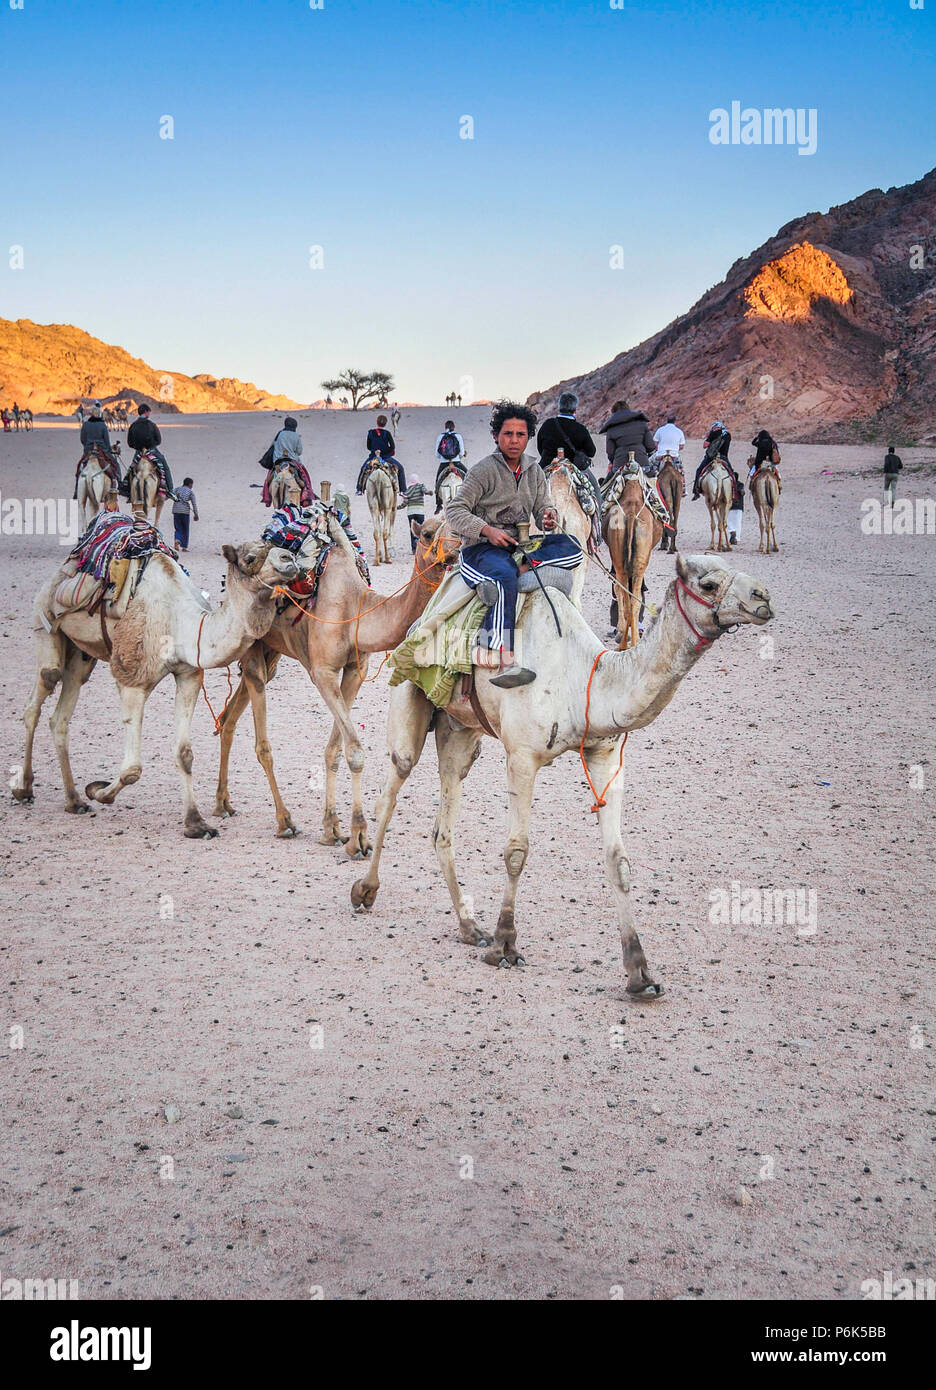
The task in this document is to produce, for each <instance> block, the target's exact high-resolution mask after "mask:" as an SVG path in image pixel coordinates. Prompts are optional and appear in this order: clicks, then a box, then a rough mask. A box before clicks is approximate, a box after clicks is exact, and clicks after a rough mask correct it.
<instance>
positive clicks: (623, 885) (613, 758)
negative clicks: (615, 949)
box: [586, 744, 663, 999]
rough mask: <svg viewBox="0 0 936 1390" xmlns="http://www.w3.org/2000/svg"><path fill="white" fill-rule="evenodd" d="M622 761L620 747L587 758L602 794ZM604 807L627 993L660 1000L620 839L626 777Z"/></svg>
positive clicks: (607, 855) (600, 819) (608, 865)
mask: <svg viewBox="0 0 936 1390" xmlns="http://www.w3.org/2000/svg"><path fill="white" fill-rule="evenodd" d="M619 758H620V744H615V745H614V746H613V747H611V748H610V749H608V748H601V749H593V750H592V751H591V752H590V753H588V754H586V761H587V763H588V774H589V776H590V777H591V779H592V782H593V783H594V785H595V786H596V787H597V788H598V790H599V791H600V790H601V788H602V787H604V786H606V785H607V783H608V782H609V781H610V779H611V778H612V777H613V776H614V774H615V772H616V771H617V768H618V762H619ZM604 798H605V804H604V806H602V807H601V808H600V810H599V811H598V826H599V829H600V830H601V839H602V843H603V845H604V863H605V873H606V874H607V876H608V882H609V883H610V884H611V889H612V891H613V893H614V897H615V900H616V903H617V910H618V926H619V928H620V932H621V949H622V951H623V954H624V969H625V971H626V972H627V992H628V994H630V995H632V996H633V997H634V998H635V999H657V998H659V996H660V995H661V994H662V993H663V986H662V985H658V984H657V983H656V982H655V981H654V979H653V977H652V976H651V974H650V971H649V968H648V966H647V960H646V957H645V956H644V953H643V947H642V946H641V944H640V938H639V936H638V935H637V929H636V926H635V925H634V911H633V908H632V907H631V901H630V864H629V862H628V859H627V854H626V852H625V849H624V841H623V839H622V837H621V810H622V805H623V799H624V782H623V773H622V774H621V775H620V776H618V777H617V778H616V780H615V781H614V782H612V783H611V786H610V787H608V789H607V791H606V792H605V793H604Z"/></svg>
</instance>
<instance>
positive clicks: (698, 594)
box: [351, 469, 774, 1000]
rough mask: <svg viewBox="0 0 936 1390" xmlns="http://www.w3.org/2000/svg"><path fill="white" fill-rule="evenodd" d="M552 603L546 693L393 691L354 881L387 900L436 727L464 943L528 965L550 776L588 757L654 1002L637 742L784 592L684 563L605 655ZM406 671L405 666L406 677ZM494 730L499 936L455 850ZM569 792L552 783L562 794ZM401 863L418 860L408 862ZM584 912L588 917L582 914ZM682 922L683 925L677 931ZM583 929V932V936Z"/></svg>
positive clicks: (525, 626) (701, 563)
mask: <svg viewBox="0 0 936 1390" xmlns="http://www.w3.org/2000/svg"><path fill="white" fill-rule="evenodd" d="M536 471H537V472H539V469H537V470H536ZM550 597H551V598H552V600H553V602H554V607H555V611H556V612H557V613H558V618H559V623H560V626H561V628H562V633H563V636H562V638H561V640H557V637H556V629H555V626H554V621H553V617H554V614H553V612H551V611H550V606H549V604H548V603H547V602H546V599H545V598H544V597H543V596H542V595H540V594H539V593H534V594H531V595H528V603H527V607H526V608H525V610H524V614H523V617H522V619H521V624H522V631H523V644H524V655H525V657H526V658H527V659H528V660H529V661H530V663H531V665H533V666H535V667H536V669H537V670H538V672H539V674H540V679H539V680H538V681H537V683H536V685H533V686H530V687H529V688H528V689H521V690H518V691H514V692H512V693H509V694H508V693H507V692H505V691H501V690H498V689H496V688H495V685H496V683H495V682H494V681H492V680H491V679H490V678H489V677H488V676H487V675H486V674H485V673H478V683H477V684H478V687H479V688H477V689H476V690H475V702H476V704H469V702H468V700H467V699H466V698H465V697H464V695H463V693H462V692H461V691H459V690H458V689H457V688H456V689H455V691H454V694H453V695H452V696H450V697H449V698H448V699H445V697H444V696H443V695H441V694H440V695H439V697H438V698H439V699H440V700H443V699H445V703H444V704H442V705H441V706H439V705H436V704H434V703H433V701H432V700H431V699H430V698H429V695H428V694H427V693H426V691H425V689H424V688H422V686H421V685H420V684H417V683H416V682H415V681H414V680H413V679H412V678H410V677H409V676H404V678H403V679H402V680H401V681H400V682H399V683H398V684H396V685H395V688H394V689H393V690H392V691H391V695H390V713H389V719H388V722H387V746H388V750H389V753H390V767H389V768H388V773H387V780H386V783H385V785H384V791H383V795H382V796H381V798H380V800H379V802H378V804H377V816H378V823H377V834H376V837H375V841H374V852H373V858H372V859H371V862H370V864H369V866H368V868H367V871H366V873H365V875H364V877H363V878H361V879H358V881H357V882H356V883H355V884H354V886H353V888H352V890H351V902H352V905H353V906H354V907H355V908H358V909H360V908H369V907H372V906H373V904H374V902H375V900H376V897H377V892H378V889H379V887H380V878H379V869H380V862H381V856H382V853H383V849H384V844H385V839H386V834H387V828H388V826H389V823H390V819H391V817H392V815H393V812H394V808H395V807H396V803H397V798H398V796H399V792H400V789H401V787H402V786H403V783H404V782H405V781H406V779H407V777H408V776H409V775H410V773H411V772H412V770H413V768H414V767H415V766H416V764H417V762H418V761H419V757H420V754H421V753H422V751H423V747H424V746H425V742H426V737H427V735H428V733H429V730H430V728H433V729H434V730H435V742H436V748H437V751H438V761H439V782H440V796H439V808H438V814H437V817H436V822H435V829H434V831H433V835H432V840H433V844H434V845H435V849H436V854H437V855H438V859H439V865H440V867H441V869H442V873H443V875H444V877H445V881H446V884H447V886H448V890H449V894H450V896H451V900H452V905H453V907H454V909H455V913H456V915H457V918H458V931H459V939H460V940H461V941H463V942H465V943H466V944H467V945H470V946H482V947H487V948H489V949H487V951H486V954H485V955H484V957H483V959H484V962H485V964H487V965H496V966H517V965H522V964H523V957H522V956H521V955H520V953H519V951H518V950H517V929H516V921H515V911H516V900H517V890H518V887H519V884H520V876H521V874H522V873H523V869H524V866H525V865H526V862H527V857H528V854H529V850H530V813H531V808H532V805H533V795H534V787H535V782H536V777H537V774H538V773H539V772H540V770H541V769H542V768H544V767H547V766H549V765H550V764H551V763H553V762H554V761H555V760H556V758H558V757H560V756H561V755H562V754H564V753H572V754H573V755H574V756H575V757H576V758H578V757H580V758H581V760H582V765H583V766H582V767H581V768H580V767H579V766H578V765H577V764H576V765H575V767H574V769H573V768H570V769H569V771H570V772H572V774H573V777H574V781H573V786H580V785H581V781H582V771H584V772H585V773H586V775H587V777H588V779H589V785H590V788H591V790H592V793H593V796H594V803H593V805H592V810H593V811H595V812H596V813H597V817H598V825H599V829H600V833H601V838H602V843H603V848H604V865H605V873H606V875H607V878H608V883H609V885H610V888H611V891H612V893H613V895H614V899H615V903H616V907H617V914H618V927H619V931H620V938H621V948H622V952H623V958H624V970H625V974H626V979H627V985H626V988H627V993H628V995H629V996H630V997H631V998H632V999H637V1000H654V999H657V998H659V996H660V995H661V994H662V993H663V987H662V985H660V984H659V983H658V982H657V981H656V980H655V979H654V978H653V976H652V975H651V973H650V969H649V966H648V964H647V960H646V957H645V956H644V952H643V949H642V947H641V944H640V939H639V937H638V935H637V928H636V923H635V920H634V910H633V907H632V905H631V894H630V886H631V874H630V864H629V862H628V858H627V853H626V850H625V848H624V842H623V839H622V837H621V814H622V809H623V806H624V802H625V784H624V779H623V777H621V776H620V770H621V767H622V764H623V758H624V743H625V741H626V739H627V736H628V734H629V733H630V732H631V731H632V730H635V729H641V728H644V727H645V726H646V725H648V724H650V723H651V722H652V721H653V720H654V719H656V717H657V715H658V714H659V713H660V712H661V711H662V710H663V709H665V708H666V706H667V705H668V704H669V702H670V700H672V698H673V696H674V695H675V693H676V690H677V689H678V687H679V684H680V682H681V681H682V679H683V678H684V677H685V676H686V675H687V674H688V672H689V671H691V670H692V668H693V666H694V665H695V663H696V662H697V661H698V659H699V657H700V656H701V654H702V653H703V652H705V651H707V650H709V649H710V648H711V647H712V646H714V644H715V643H716V642H717V641H719V640H720V639H721V638H722V637H723V636H724V634H725V633H726V632H730V631H732V630H733V629H734V628H735V627H736V626H737V625H739V624H743V623H751V624H753V625H755V626H760V625H762V624H763V623H766V622H768V621H769V620H770V619H771V618H772V617H773V616H774V613H773V608H772V606H771V602H770V595H769V594H768V592H767V589H766V588H765V587H764V586H763V585H762V584H760V583H759V581H758V580H756V579H754V578H752V577H751V576H750V575H747V574H739V573H735V572H733V571H732V570H729V569H727V568H726V567H725V566H724V565H723V564H722V563H721V562H720V561H719V560H715V559H713V558H711V557H710V556H706V555H691V556H682V555H680V556H678V557H677V560H676V577H675V580H674V581H673V582H672V583H671V584H670V585H669V588H668V590H667V593H666V597H665V599H664V601H663V606H662V608H661V610H660V613H659V614H658V616H657V617H655V618H654V619H653V621H652V622H651V624H650V626H649V627H648V629H647V633H646V635H645V637H644V639H643V641H642V642H640V643H639V645H638V646H636V647H633V648H631V649H630V650H629V651H626V652H607V651H604V650H603V649H602V645H601V643H600V642H599V640H598V638H597V637H596V636H595V634H594V633H593V632H592V630H591V628H590V627H589V626H588V624H587V623H586V622H585V619H584V618H583V617H582V615H581V614H580V613H579V612H578V611H577V610H576V609H575V607H574V606H573V605H572V604H571V603H570V602H568V601H567V600H566V599H565V598H564V597H563V595H562V594H558V593H555V592H554V591H552V593H551V595H550ZM396 675H397V672H396V671H395V673H394V680H395V679H396ZM486 733H487V734H488V735H489V736H491V737H493V738H495V739H498V740H499V741H500V743H501V746H502V752H501V758H502V759H504V760H505V761H506V773H507V791H508V800H507V806H508V818H509V819H508V828H507V836H506V843H505V845H504V865H505V868H506V871H507V883H506V885H505V889H504V894H503V897H502V900H501V904H500V912H499V914H498V917H497V925H496V927H495V928H494V930H493V931H492V930H491V928H490V927H488V926H484V927H483V928H482V927H481V926H479V924H478V919H477V916H476V913H475V904H474V900H473V897H472V895H469V894H466V893H465V892H464V891H463V889H462V887H461V884H460V883H459V878H458V873H457V869H456V865H455V853H454V845H455V831H456V825H457V821H458V811H459V804H460V801H461V785H462V782H463V780H464V778H465V777H466V776H467V775H468V772H469V771H470V769H471V767H472V765H473V764H474V762H475V761H476V759H477V757H478V754H479V753H480V751H481V743H482V740H483V738H484V735H485V734H486ZM555 786H556V784H555V783H554V782H552V781H551V788H555ZM490 797H491V793H490V788H489V787H488V788H486V789H485V796H484V805H485V807H486V808H488V809H490V805H491V800H490ZM558 804H559V803H558V801H556V800H551V799H549V800H547V802H546V804H545V806H544V807H543V811H544V814H545V817H546V824H547V826H548V833H552V831H553V830H556V833H557V836H558V838H559V839H560V840H561V839H562V834H561V829H557V827H556V822H555V808H556V806H557V805H558ZM587 805H588V802H587V800H583V806H587ZM714 814H715V813H713V815H714ZM674 833H675V832H674ZM698 833H699V832H698V829H695V830H689V831H687V832H686V837H685V840H684V844H683V846H682V848H683V849H684V850H686V851H688V852H689V853H691V852H692V847H693V845H694V844H695V843H696V841H697V839H698ZM693 835H695V837H696V841H694V840H693V838H692V836H693ZM671 850H672V854H673V856H675V857H674V862H676V859H678V858H679V854H678V853H677V851H676V848H675V845H673V846H668V847H667V855H668V856H669V855H670V852H671ZM400 858H401V859H405V858H406V856H405V855H403V854H401V855H400ZM578 869H579V871H580V873H581V875H582V881H583V882H585V883H588V884H589V885H591V884H592V883H593V878H592V876H591V874H590V872H589V870H588V869H587V868H586V867H585V866H582V865H580V866H578ZM556 872H561V869H558V868H557V870H556ZM426 889H427V886H426V884H425V883H424V882H423V881H422V879H421V880H420V891H421V897H420V902H421V905H422V908H423V909H424V911H423V913H422V915H423V916H425V917H426V919H427V921H428V922H429V923H431V924H434V923H435V922H436V921H437V918H436V917H435V915H434V913H433V911H432V908H431V906H430V903H429V901H427V898H428V893H427V891H426ZM665 896H666V895H665V891H664V897H665ZM391 908H392V911H393V914H394V916H396V915H397V913H398V910H399V902H398V901H397V900H395V899H392V900H391ZM565 911H566V909H565V906H563V913H565ZM579 912H580V915H581V910H580V909H579ZM572 920H573V919H571V918H568V917H567V918H565V920H564V922H563V927H564V928H568V926H569V925H570V923H571V921H572ZM678 921H679V919H678V918H674V924H678ZM592 925H593V926H594V923H593V924H592ZM579 929H580V927H579V925H578V924H577V925H576V930H579ZM581 939H582V938H581V937H576V938H575V940H581ZM409 949H410V950H411V951H412V952H413V953H414V957H415V958H418V957H419V953H420V951H421V949H422V943H421V942H420V941H419V940H418V939H414V941H413V944H412V946H411V947H410V948H409Z"/></svg>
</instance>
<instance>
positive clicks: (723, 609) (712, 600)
mask: <svg viewBox="0 0 936 1390" xmlns="http://www.w3.org/2000/svg"><path fill="white" fill-rule="evenodd" d="M680 581H681V583H680ZM676 602H677V605H678V606H679V607H680V608H681V609H685V613H684V616H687V618H688V621H689V622H690V623H691V624H692V626H693V627H694V628H695V629H697V630H698V632H699V633H700V634H701V635H702V636H703V637H705V638H706V639H707V640H709V641H712V640H714V638H716V637H717V636H719V634H720V633H722V632H724V631H725V630H726V628H730V627H735V626H737V625H738V624H739V623H753V624H754V626H755V627H761V626H763V624H764V623H766V622H769V621H770V619H771V618H772V617H773V616H774V609H773V606H772V604H771V602H770V594H769V592H768V590H767V585H766V584H763V583H762V582H761V581H760V580H759V579H755V578H754V577H753V575H750V574H744V573H743V571H741V570H732V569H729V568H728V566H727V565H725V564H723V563H722V561H721V560H720V559H718V558H717V557H716V556H714V555H677V557H676Z"/></svg>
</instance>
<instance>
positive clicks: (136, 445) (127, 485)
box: [121, 401, 175, 498]
mask: <svg viewBox="0 0 936 1390" xmlns="http://www.w3.org/2000/svg"><path fill="white" fill-rule="evenodd" d="M150 414H151V411H150V407H149V406H148V405H147V404H146V402H145V401H144V402H142V403H141V404H140V405H138V406H137V418H136V419H135V420H134V422H133V424H132V425H131V426H130V429H129V430H128V431H127V443H128V445H129V446H130V448H131V449H133V451H134V454H133V461H132V462H131V464H130V467H129V468H128V469H127V476H126V477H125V478H124V484H123V487H122V488H121V491H122V492H123V493H124V495H125V496H126V497H129V496H130V495H131V491H132V486H133V475H134V474H135V473H136V471H137V469H138V468H139V466H140V459H141V456H142V455H143V454H148V455H149V458H150V460H151V461H152V463H153V466H154V467H155V468H156V469H157V470H158V471H159V473H160V475H161V479H162V488H161V489H160V490H161V491H162V492H164V493H165V495H166V496H167V497H172V498H174V497H175V487H174V485H173V482H172V473H171V472H170V469H169V464H168V463H167V461H166V457H165V455H164V454H163V452H162V450H161V449H160V447H159V446H160V444H162V434H161V433H160V429H159V426H158V425H157V424H156V423H155V421H153V420H151V419H150Z"/></svg>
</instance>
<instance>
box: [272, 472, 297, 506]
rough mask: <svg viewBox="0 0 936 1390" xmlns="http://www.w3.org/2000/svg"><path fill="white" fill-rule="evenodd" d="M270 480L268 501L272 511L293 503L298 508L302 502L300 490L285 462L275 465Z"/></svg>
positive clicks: (293, 474) (294, 476)
mask: <svg viewBox="0 0 936 1390" xmlns="http://www.w3.org/2000/svg"><path fill="white" fill-rule="evenodd" d="M271 471H272V476H271V478H270V500H271V503H272V506H273V510H274V511H278V510H279V508H280V507H285V506H286V505H287V504H288V503H293V504H294V505H295V506H297V507H298V505H299V503H300V502H301V501H302V488H301V487H300V486H299V484H298V482H297V481H296V475H295V473H294V472H293V471H292V469H291V468H290V466H289V463H288V462H287V461H285V460H284V461H281V462H279V463H275V464H274V465H273V468H272V470H271Z"/></svg>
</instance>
